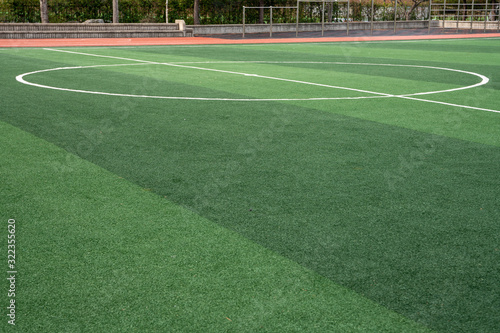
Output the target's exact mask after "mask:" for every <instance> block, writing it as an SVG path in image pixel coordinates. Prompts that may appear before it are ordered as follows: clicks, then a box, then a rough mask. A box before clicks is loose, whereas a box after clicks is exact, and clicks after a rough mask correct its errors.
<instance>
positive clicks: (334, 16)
mask: <svg viewBox="0 0 500 333" xmlns="http://www.w3.org/2000/svg"><path fill="white" fill-rule="evenodd" d="M448 1H449V2H452V1H454V0H448ZM478 1H481V0H478ZM483 1H485V0H483ZM417 2H418V3H420V2H422V0H406V1H398V6H401V7H400V8H401V9H402V8H406V11H405V12H404V14H403V17H405V16H406V18H410V19H411V18H412V16H411V15H410V13H409V12H408V9H410V8H411V7H412V5H414V4H415V3H417ZM393 3H394V0H375V5H374V7H375V17H376V19H377V20H384V19H385V20H391V19H393V13H394V12H393ZM199 4H200V11H199V12H200V23H201V24H241V22H242V18H243V6H246V7H262V6H264V7H266V8H264V9H255V8H253V9H252V8H247V10H246V15H245V20H246V22H247V23H268V22H269V21H270V15H269V14H270V10H269V6H273V7H296V6H297V2H296V0H200V1H199ZM193 5H194V0H169V1H168V7H169V8H168V18H169V21H170V22H173V21H174V20H176V19H183V20H185V21H186V23H187V24H193V23H194V19H193ZM326 6H327V7H326V8H327V9H328V6H329V5H328V4H326ZM48 7H49V22H51V23H61V22H83V21H85V20H87V19H103V20H105V21H112V18H113V13H112V12H113V10H112V2H111V0H50V1H49V3H48ZM165 7H166V6H165V0H120V1H119V10H120V22H123V23H134V22H136V23H139V22H151V23H153V22H165V19H166V17H165ZM321 12H322V4H321V2H309V3H307V2H303V3H301V5H300V13H299V15H300V22H320V21H321ZM350 12H351V14H350V18H351V19H352V20H354V21H363V20H366V19H367V18H369V17H370V16H371V1H370V0H351V2H350ZM346 13H347V8H346V4H344V3H341V4H339V3H333V4H332V8H331V9H330V10H327V14H325V20H327V21H337V20H342V18H345V17H346ZM296 15H297V14H296V10H295V9H291V8H274V9H273V20H274V22H277V23H278V22H279V23H292V22H295V20H296ZM0 22H40V3H39V0H0Z"/></svg>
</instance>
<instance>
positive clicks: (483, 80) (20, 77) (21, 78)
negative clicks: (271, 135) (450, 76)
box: [16, 48, 500, 113]
mask: <svg viewBox="0 0 500 333" xmlns="http://www.w3.org/2000/svg"><path fill="white" fill-rule="evenodd" d="M44 50H47V51H53V52H64V53H70V54H79V55H85V56H91V57H100V58H110V59H117V60H126V61H131V62H139V63H140V64H143V65H145V64H155V65H165V66H172V67H180V68H189V69H197V70H204V71H213V72H220V73H227V74H237V75H243V76H249V77H258V78H264V79H272V80H279V81H286V82H293V83H300V84H308V85H313V86H321V87H327V88H334V89H344V90H351V91H356V92H362V93H368V94H372V95H376V96H358V97H334V98H330V97H319V98H281V99H276V98H266V99H255V98H241V99H235V98H207V97H173V96H150V95H132V94H119V93H105V92H99V91H88V90H77V89H67V88H58V87H51V86H46V85H41V84H36V83H31V82H29V81H26V80H25V79H24V77H25V76H27V75H31V74H37V73H42V72H49V71H56V70H68V69H85V68H96V67H111V66H129V65H139V64H114V65H93V66H75V67H60V68H52V69H45V70H39V71H34V72H29V73H24V74H21V75H18V76H17V77H16V80H17V81H19V82H21V83H23V84H27V85H31V86H35V87H40V88H47V89H55V90H62V91H71V92H78V93H87V94H97V95H109V96H122V97H141V98H157V99H180V100H207V101H252V102H255V101H313V100H314V101H318V100H345V99H366V98H381V97H396V98H402V99H409V100H414V101H420V102H426V103H435V104H441V105H448V106H453V107H460V108H467V109H473V110H480V111H488V112H495V113H500V111H499V110H493V109H486V108H479V107H474V106H467V105H459V104H453V103H446V102H439V101H432V100H426V99H421V98H414V97H411V96H419V95H429V94H438V93H445V92H452V91H458V90H464V89H471V88H475V87H479V86H482V85H484V84H486V83H488V82H489V79H488V78H487V77H486V76H484V75H482V74H478V73H474V72H468V71H463V70H458V69H451V68H444V67H434V66H419V65H397V64H373V63H343V62H294V61H274V62H273V61H221V62H179V63H161V62H154V61H147V60H139V59H131V58H124V57H115V56H106V55H98V54H91V53H83V52H75V51H68V50H59V49H51V48H45V49H44ZM194 63H196V64H203V63H204V64H211V63H213V64H219V63H263V64H267V63H276V64H279V63H282V64H300V63H310V64H342V65H364V66H391V67H413V68H425V69H436V70H445V71H452V72H458V73H464V74H468V75H473V76H477V77H479V78H481V81H480V82H479V83H476V84H473V85H469V86H464V87H458V88H452V89H446V90H439V91H429V92H419V93H413V94H403V95H391V94H386V93H380V92H374V91H368V90H361V89H354V88H347V87H340V86H332V85H325V84H319V83H313V82H306V81H299V80H291V79H284V78H276V77H271V76H263V75H258V74H250V73H241V72H233V71H225V70H218V69H211V68H204V67H196V66H186V65H183V64H194Z"/></svg>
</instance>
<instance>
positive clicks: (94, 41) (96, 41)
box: [0, 33, 500, 47]
mask: <svg viewBox="0 0 500 333" xmlns="http://www.w3.org/2000/svg"><path fill="white" fill-rule="evenodd" d="M492 37H500V33H488V34H456V35H418V36H365V37H347V36H346V37H317V38H269V39H221V38H210V37H170V38H61V39H0V47H65V46H140V45H214V44H278V43H327V42H369V41H396V40H432V39H463V38H492Z"/></svg>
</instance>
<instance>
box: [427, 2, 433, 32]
mask: <svg viewBox="0 0 500 333" xmlns="http://www.w3.org/2000/svg"><path fill="white" fill-rule="evenodd" d="M431 23H432V0H429V30H428V31H427V33H429V34H430V33H431Z"/></svg>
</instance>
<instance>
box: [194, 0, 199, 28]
mask: <svg viewBox="0 0 500 333" xmlns="http://www.w3.org/2000/svg"><path fill="white" fill-rule="evenodd" d="M193 20H194V24H195V25H198V24H200V0H194V8H193Z"/></svg>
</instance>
